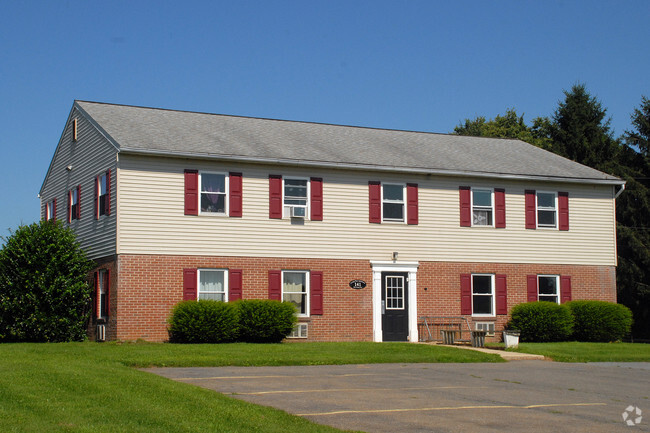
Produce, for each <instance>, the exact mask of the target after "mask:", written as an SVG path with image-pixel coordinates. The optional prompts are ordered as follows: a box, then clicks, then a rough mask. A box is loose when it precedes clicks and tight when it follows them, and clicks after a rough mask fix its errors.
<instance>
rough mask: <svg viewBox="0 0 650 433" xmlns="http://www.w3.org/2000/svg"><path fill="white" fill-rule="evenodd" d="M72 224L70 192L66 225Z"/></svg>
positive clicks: (69, 193)
mask: <svg viewBox="0 0 650 433" xmlns="http://www.w3.org/2000/svg"><path fill="white" fill-rule="evenodd" d="M71 222H72V191H68V224H70V223H71Z"/></svg>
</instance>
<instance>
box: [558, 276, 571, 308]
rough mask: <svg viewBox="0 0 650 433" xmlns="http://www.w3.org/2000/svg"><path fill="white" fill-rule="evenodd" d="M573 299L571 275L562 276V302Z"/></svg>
mask: <svg viewBox="0 0 650 433" xmlns="http://www.w3.org/2000/svg"><path fill="white" fill-rule="evenodd" d="M570 300H571V277H570V276H568V275H561V276H560V302H561V303H562V304H564V303H565V302H568V301H570Z"/></svg>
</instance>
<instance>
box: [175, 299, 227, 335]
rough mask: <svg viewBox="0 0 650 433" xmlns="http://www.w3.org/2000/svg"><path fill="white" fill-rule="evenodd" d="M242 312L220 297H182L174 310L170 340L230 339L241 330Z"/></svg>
mask: <svg viewBox="0 0 650 433" xmlns="http://www.w3.org/2000/svg"><path fill="white" fill-rule="evenodd" d="M238 317H239V312H238V309H237V308H236V307H235V305H234V304H229V303H226V302H221V301H212V300H204V301H183V302H180V303H178V304H176V306H174V309H173V310H172V315H171V317H170V319H169V341H170V342H172V343H228V342H232V341H235V340H236V339H237V336H238V333H239V325H238Z"/></svg>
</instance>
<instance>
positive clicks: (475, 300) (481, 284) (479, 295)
mask: <svg viewBox="0 0 650 433" xmlns="http://www.w3.org/2000/svg"><path fill="white" fill-rule="evenodd" d="M472 315H474V316H494V275H491V274H473V275H472Z"/></svg>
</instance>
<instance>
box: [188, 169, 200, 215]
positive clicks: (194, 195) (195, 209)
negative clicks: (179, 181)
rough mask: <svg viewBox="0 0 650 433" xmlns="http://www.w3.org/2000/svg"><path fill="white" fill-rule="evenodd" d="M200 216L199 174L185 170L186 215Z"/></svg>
mask: <svg viewBox="0 0 650 433" xmlns="http://www.w3.org/2000/svg"><path fill="white" fill-rule="evenodd" d="M198 214H199V172H198V170H185V215H198Z"/></svg>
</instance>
